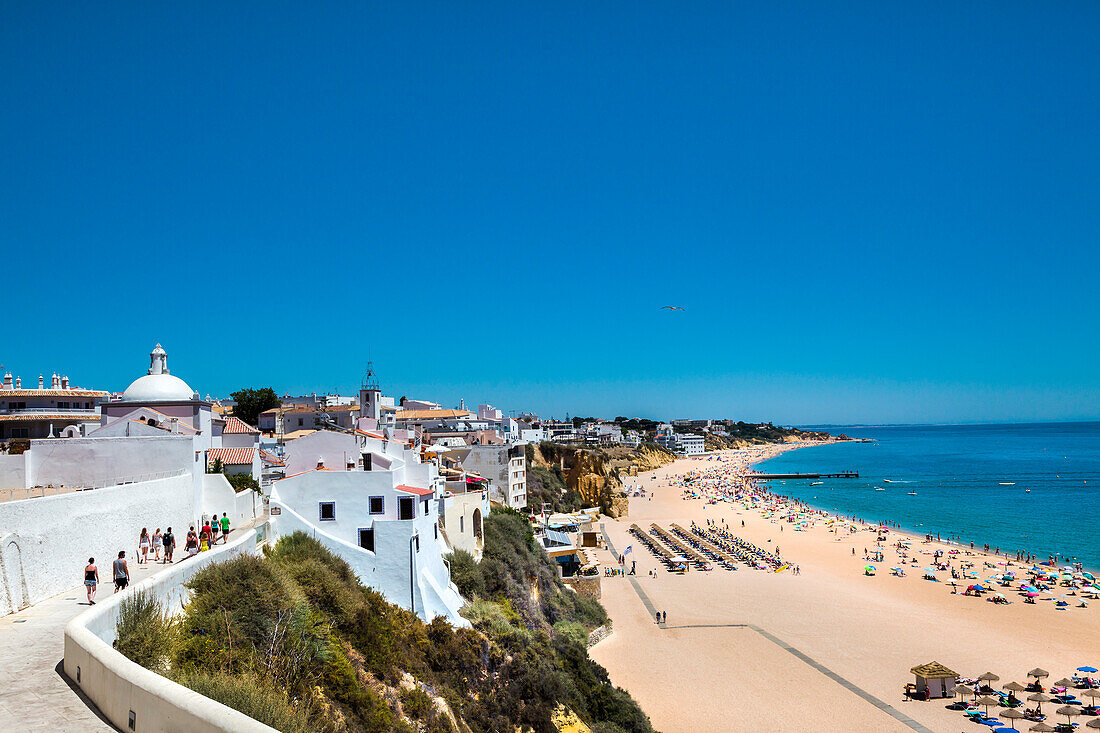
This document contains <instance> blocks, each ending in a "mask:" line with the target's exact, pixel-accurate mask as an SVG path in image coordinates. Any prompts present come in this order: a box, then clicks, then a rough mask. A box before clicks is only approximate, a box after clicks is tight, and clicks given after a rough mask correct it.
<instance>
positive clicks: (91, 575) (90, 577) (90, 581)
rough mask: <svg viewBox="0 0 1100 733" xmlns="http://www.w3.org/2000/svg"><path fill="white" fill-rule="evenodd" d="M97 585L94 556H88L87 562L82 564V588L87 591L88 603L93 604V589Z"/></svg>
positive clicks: (97, 571)
mask: <svg viewBox="0 0 1100 733" xmlns="http://www.w3.org/2000/svg"><path fill="white" fill-rule="evenodd" d="M98 587H99V568H97V567H96V566H95V558H94V557H89V558H88V564H87V565H85V566H84V590H86V591H87V592H88V605H89V606H94V605H95V591H96V588H98Z"/></svg>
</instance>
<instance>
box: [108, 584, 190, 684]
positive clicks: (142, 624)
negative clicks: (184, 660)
mask: <svg viewBox="0 0 1100 733" xmlns="http://www.w3.org/2000/svg"><path fill="white" fill-rule="evenodd" d="M176 640H177V635H176V624H175V622H174V621H173V620H172V619H171V618H169V616H168V614H167V613H166V612H165V610H164V607H163V606H161V604H160V602H159V601H157V599H156V598H155V597H154V596H153V594H152V593H150V592H149V591H144V590H142V591H134V592H131V593H130V594H128V595H127V596H125V597H124V598H123V599H122V601H121V602H120V603H119V606H118V621H117V622H116V623H115V644H114V646H115V649H117V650H118V651H119V652H120V653H122V654H123V655H124V656H125V657H126V658H127V659H129V660H130V661H132V662H136V663H137V664H140V665H141V666H142V667H145V668H146V669H151V670H153V671H154V672H157V673H162V672H165V671H167V669H168V665H169V662H170V660H171V658H172V656H173V654H174V651H175V646H176Z"/></svg>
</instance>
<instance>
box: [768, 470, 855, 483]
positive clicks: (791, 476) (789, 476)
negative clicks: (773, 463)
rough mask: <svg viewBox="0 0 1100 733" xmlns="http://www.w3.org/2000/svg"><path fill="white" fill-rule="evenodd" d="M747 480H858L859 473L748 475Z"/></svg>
mask: <svg viewBox="0 0 1100 733" xmlns="http://www.w3.org/2000/svg"><path fill="white" fill-rule="evenodd" d="M746 476H747V477H748V478H758V479H763V480H765V481H766V480H768V479H800V478H859V471H841V472H840V473H749V474H746Z"/></svg>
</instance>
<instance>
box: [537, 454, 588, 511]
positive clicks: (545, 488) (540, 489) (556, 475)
mask: <svg viewBox="0 0 1100 733" xmlns="http://www.w3.org/2000/svg"><path fill="white" fill-rule="evenodd" d="M543 504H548V505H549V506H550V511H552V512H575V511H576V510H578V509H580V508H581V499H580V496H579V495H578V494H577V492H576V491H573V490H572V489H570V488H569V487H568V486H567V485H566V483H565V477H564V476H563V475H562V472H561V469H560V468H558V467H557V466H554V467H552V468H546V467H544V466H531V465H528V467H527V506H529V507H531V508H532V509H536V510H537V509H541V508H542V505H543Z"/></svg>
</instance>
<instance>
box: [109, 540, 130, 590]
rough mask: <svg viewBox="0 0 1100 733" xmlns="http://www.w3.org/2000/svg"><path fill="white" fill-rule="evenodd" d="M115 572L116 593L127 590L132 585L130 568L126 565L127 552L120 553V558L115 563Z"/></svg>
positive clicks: (121, 551)
mask: <svg viewBox="0 0 1100 733" xmlns="http://www.w3.org/2000/svg"><path fill="white" fill-rule="evenodd" d="M113 570H114V573H113V575H114V578H115V593H118V592H119V591H120V590H126V586H128V585H129V584H130V568H129V567H127V565H126V550H119V551H118V558H117V559H116V560H115V561H114V564H113Z"/></svg>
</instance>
